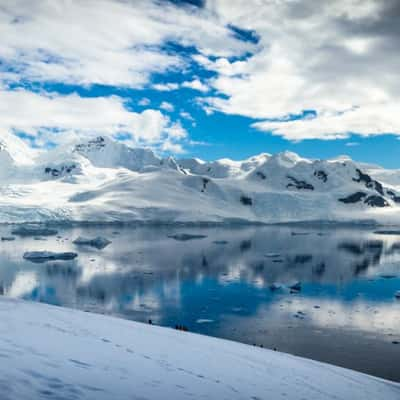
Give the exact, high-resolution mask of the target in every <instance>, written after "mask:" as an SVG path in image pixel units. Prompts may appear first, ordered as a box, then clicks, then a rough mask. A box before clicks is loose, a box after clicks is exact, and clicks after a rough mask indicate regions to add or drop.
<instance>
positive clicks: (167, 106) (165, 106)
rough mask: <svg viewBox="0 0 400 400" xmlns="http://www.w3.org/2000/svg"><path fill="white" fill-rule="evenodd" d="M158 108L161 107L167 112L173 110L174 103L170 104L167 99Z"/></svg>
mask: <svg viewBox="0 0 400 400" xmlns="http://www.w3.org/2000/svg"><path fill="white" fill-rule="evenodd" d="M160 108H161V109H162V110H165V111H167V112H173V111H174V110H175V107H174V105H173V104H171V103H168V101H163V102H162V103H161V104H160Z"/></svg>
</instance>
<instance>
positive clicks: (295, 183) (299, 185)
mask: <svg viewBox="0 0 400 400" xmlns="http://www.w3.org/2000/svg"><path fill="white" fill-rule="evenodd" d="M287 178H288V179H289V180H290V181H291V182H290V183H288V184H287V185H286V187H287V188H288V189H290V188H295V189H300V190H314V186H313V185H311V183H307V182H306V181H300V180H298V179H296V178H294V177H293V176H290V175H287Z"/></svg>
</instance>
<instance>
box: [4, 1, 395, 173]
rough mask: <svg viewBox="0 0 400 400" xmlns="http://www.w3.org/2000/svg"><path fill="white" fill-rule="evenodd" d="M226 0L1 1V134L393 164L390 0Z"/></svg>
mask: <svg viewBox="0 0 400 400" xmlns="http://www.w3.org/2000/svg"><path fill="white" fill-rule="evenodd" d="M228 3H229V2H226V1H223V0H219V1H218V0H216V1H200V0H192V1H178V0H176V1H147V2H146V1H142V0H138V1H135V2H120V1H118V0H101V1H99V2H98V3H96V7H94V6H93V4H92V5H90V3H82V2H78V1H75V2H74V1H73V2H70V3H65V4H61V3H58V4H54V3H49V2H46V1H38V2H37V3H35V4H31V2H28V1H24V0H21V1H17V2H10V3H9V4H7V5H6V6H4V7H1V8H0V24H1V27H2V29H3V33H4V34H3V37H4V40H2V43H1V44H0V113H1V114H2V115H3V117H2V118H1V119H0V120H1V122H0V138H1V135H2V132H3V134H4V135H5V132H11V133H13V134H17V135H19V136H20V137H22V138H23V139H24V140H25V141H27V142H28V143H29V145H31V146H34V147H38V148H40V147H49V146H58V145H62V144H63V143H65V142H68V141H69V140H84V139H86V138H87V137H90V136H92V135H99V134H102V135H108V136H111V137H113V138H115V139H117V140H121V141H124V142H126V143H127V144H128V145H131V146H150V147H152V148H154V149H155V151H157V152H159V153H164V154H173V155H177V156H179V157H192V156H194V157H199V158H203V159H207V160H211V159H216V158H222V157H229V158H232V159H243V158H247V157H249V156H252V155H255V154H258V153H261V152H268V153H276V152H280V151H284V150H291V151H294V152H297V153H299V154H300V155H302V156H305V157H311V158H330V157H335V156H338V155H342V154H348V155H349V156H351V157H352V158H354V159H355V160H358V161H365V162H370V163H377V164H381V165H383V166H386V167H389V168H399V167H400V162H399V161H398V160H399V157H398V154H399V149H400V141H399V140H398V138H399V137H400V85H399V84H398V82H397V81H398V79H397V75H398V72H397V65H398V63H399V61H400V57H399V56H398V55H397V54H399V52H397V53H396V52H393V50H394V49H395V48H396V46H398V43H399V40H398V39H399V37H398V36H396V35H398V33H397V31H396V30H395V29H393V32H392V31H391V30H390V26H391V25H390V24H389V25H388V23H390V21H392V19H393V14H394V10H396V9H394V8H393V7H394V6H393V4H395V3H394V2H392V1H384V2H381V3H380V5H379V4H377V3H376V2H374V1H372V0H365V1H364V2H363V3H362V6H361V5H360V3H357V2H356V1H349V2H343V1H341V0H337V1H334V2H330V4H329V5H328V4H325V5H321V4H317V3H315V2H312V1H311V0H298V1H295V2H289V1H283V2H281V3H279V4H278V3H274V2H271V3H269V2H267V3H265V5H263V6H259V5H257V4H256V2H246V1H241V0H237V1H236V2H234V3H230V4H228ZM382 26H389V27H388V28H387V29H386V30H383V29H381V27H382ZM321 29H323V30H321ZM321 32H323V34H321ZM382 60H384V61H382Z"/></svg>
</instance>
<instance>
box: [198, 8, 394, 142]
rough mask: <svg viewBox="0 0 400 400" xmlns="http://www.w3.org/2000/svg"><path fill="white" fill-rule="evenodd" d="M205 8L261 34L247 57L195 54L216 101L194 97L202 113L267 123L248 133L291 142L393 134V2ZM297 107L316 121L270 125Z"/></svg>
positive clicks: (261, 123)
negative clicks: (209, 76) (208, 73)
mask: <svg viewBox="0 0 400 400" xmlns="http://www.w3.org/2000/svg"><path fill="white" fill-rule="evenodd" d="M207 6H208V7H209V8H210V9H211V10H212V11H213V12H214V13H216V15H218V17H219V19H220V20H221V21H224V22H225V23H230V24H233V25H236V26H240V27H242V28H246V29H250V30H255V31H256V32H257V34H258V35H259V37H260V42H259V44H258V49H257V51H256V52H255V53H254V55H252V56H250V57H248V58H246V59H243V58H242V59H239V60H230V59H228V58H227V57H219V58H218V57H217V58H215V57H214V58H212V57H206V56H205V55H204V54H201V55H197V56H195V60H196V61H197V62H198V63H199V64H200V65H201V66H203V67H204V68H207V69H209V70H211V71H214V72H215V73H216V74H217V75H216V77H215V78H214V79H213V80H210V81H209V84H210V85H211V86H212V87H213V88H214V89H216V90H217V91H218V92H219V93H221V94H223V95H224V96H223V97H219V96H210V97H208V98H206V99H204V98H202V99H198V100H199V101H200V102H201V103H202V104H203V106H204V108H205V110H206V111H207V112H208V113H210V112H212V111H215V110H218V111H222V112H224V113H227V114H238V115H244V116H248V117H250V118H256V119H265V121H264V122H258V123H256V124H254V126H255V127H256V128H257V129H260V130H263V131H270V130H273V131H274V134H276V135H281V136H284V137H285V138H287V139H290V140H302V139H309V138H310V139H334V138H342V137H347V136H348V135H349V133H351V132H353V133H359V134H361V135H363V136H367V135H376V134H383V133H395V134H400V117H399V115H400V114H399V106H398V105H399V104H400V83H399V81H398V68H399V65H400V52H399V47H398V44H399V43H400V37H399V30H398V29H397V28H396V26H397V22H396V21H398V18H399V14H400V8H399V7H398V2H397V3H396V1H394V0H385V1H377V0H363V1H359V0H335V1H333V2H315V1H313V0H301V1H300V0H296V1H279V2H276V1H265V2H262V3H260V2H257V3H256V2H253V3H252V2H250V3H249V2H247V1H245V0H238V1H235V2H229V3H228V2H225V1H223V0H219V1H218V0H216V1H214V2H208V3H207ZM304 110H316V111H317V113H318V117H317V118H315V119H311V120H310V119H308V120H305V121H302V120H297V121H292V122H283V123H277V122H270V120H271V119H282V118H283V119H285V118H288V116H290V115H298V114H300V115H301V113H302V112H303V111H304ZM347 110H350V111H347ZM268 120H269V121H268Z"/></svg>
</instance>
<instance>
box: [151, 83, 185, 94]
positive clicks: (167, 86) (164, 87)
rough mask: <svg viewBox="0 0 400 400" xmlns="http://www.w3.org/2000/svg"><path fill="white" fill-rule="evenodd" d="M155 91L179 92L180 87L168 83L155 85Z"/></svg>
mask: <svg viewBox="0 0 400 400" xmlns="http://www.w3.org/2000/svg"><path fill="white" fill-rule="evenodd" d="M152 88H153V89H155V90H158V91H160V92H169V91H171V90H177V89H178V88H179V85H178V84H177V83H173V82H168V83H155V84H154V85H153V86H152Z"/></svg>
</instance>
